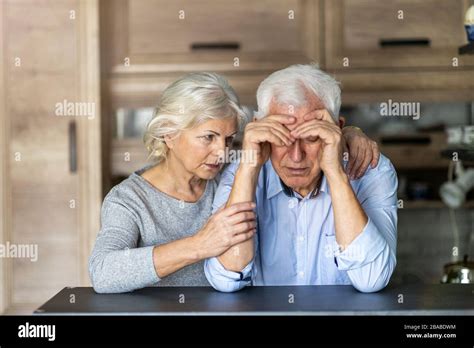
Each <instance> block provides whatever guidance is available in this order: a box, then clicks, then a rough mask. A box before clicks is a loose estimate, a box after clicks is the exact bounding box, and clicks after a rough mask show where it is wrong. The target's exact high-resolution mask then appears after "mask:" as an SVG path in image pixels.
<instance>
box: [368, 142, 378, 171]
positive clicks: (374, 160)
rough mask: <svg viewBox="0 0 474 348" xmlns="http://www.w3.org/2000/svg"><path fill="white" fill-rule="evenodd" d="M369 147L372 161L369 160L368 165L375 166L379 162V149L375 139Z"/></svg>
mask: <svg viewBox="0 0 474 348" xmlns="http://www.w3.org/2000/svg"><path fill="white" fill-rule="evenodd" d="M371 147H372V162H370V166H371V167H372V168H375V167H377V165H378V164H379V159H380V150H379V146H378V145H377V143H376V142H375V141H374V142H372V146H371Z"/></svg>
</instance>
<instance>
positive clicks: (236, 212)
mask: <svg viewBox="0 0 474 348" xmlns="http://www.w3.org/2000/svg"><path fill="white" fill-rule="evenodd" d="M254 208H255V203H254V202H244V203H236V204H232V205H230V206H228V207H225V208H221V209H220V210H219V211H217V212H216V213H214V214H213V215H212V216H211V217H210V218H209V220H208V221H207V223H206V225H205V226H204V227H203V228H202V229H201V230H200V231H199V232H198V233H197V234H196V235H195V236H194V238H195V240H196V241H197V243H198V245H199V249H200V253H201V254H202V258H203V259H204V258H209V257H215V256H219V255H221V254H223V253H224V252H226V251H227V250H228V249H229V248H231V247H232V246H234V245H236V244H239V243H242V242H244V241H246V240H248V239H250V238H252V237H253V236H254V234H255V232H256V231H257V222H256V216H255V212H254V211H253V209H254Z"/></svg>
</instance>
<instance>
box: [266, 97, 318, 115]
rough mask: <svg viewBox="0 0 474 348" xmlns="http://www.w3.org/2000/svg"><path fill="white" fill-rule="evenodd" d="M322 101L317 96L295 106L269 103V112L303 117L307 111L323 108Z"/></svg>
mask: <svg viewBox="0 0 474 348" xmlns="http://www.w3.org/2000/svg"><path fill="white" fill-rule="evenodd" d="M324 108H325V106H324V103H323V102H322V101H321V99H319V98H317V97H313V98H309V99H308V102H307V103H306V105H304V106H299V107H295V106H293V105H291V104H285V103H275V102H273V101H272V103H271V104H270V114H279V115H288V116H295V117H296V118H303V116H304V115H306V114H307V113H309V112H312V111H314V110H318V109H324Z"/></svg>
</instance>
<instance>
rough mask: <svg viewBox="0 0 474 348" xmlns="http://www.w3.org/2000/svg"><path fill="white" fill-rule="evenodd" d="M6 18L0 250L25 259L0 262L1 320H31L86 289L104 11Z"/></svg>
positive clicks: (86, 4) (47, 8)
mask: <svg viewBox="0 0 474 348" xmlns="http://www.w3.org/2000/svg"><path fill="white" fill-rule="evenodd" d="M0 8H1V15H2V18H3V23H2V32H1V37H2V39H1V40H2V46H3V48H4V50H2V55H1V58H2V61H3V62H4V64H3V65H2V67H1V70H2V73H1V74H0V76H1V77H2V79H1V81H0V85H1V91H2V94H1V95H0V98H1V105H2V108H3V110H2V112H1V114H2V126H1V127H2V128H4V129H3V132H4V134H3V135H4V137H2V144H1V146H2V151H3V152H4V153H5V157H4V156H3V155H2V161H3V160H4V159H5V166H4V167H3V170H2V175H1V178H2V181H3V185H2V188H3V190H2V202H3V203H4V204H3V205H2V212H1V213H2V224H3V225H2V227H3V228H2V229H1V230H0V232H2V233H1V234H0V243H1V244H2V246H3V251H5V250H10V251H11V250H13V249H12V248H16V250H20V249H21V248H23V250H24V251H25V252H24V253H22V254H18V253H17V254H16V256H15V254H12V253H8V254H7V257H5V258H0V262H1V264H0V265H1V268H2V274H3V275H4V277H3V278H2V281H1V282H0V290H1V291H0V293H1V295H2V299H3V305H2V307H3V308H0V310H2V311H3V310H6V311H7V312H8V313H18V311H19V310H25V311H27V312H31V311H32V310H33V309H35V307H37V306H38V305H40V304H41V303H42V302H44V301H46V300H47V299H48V298H50V297H51V296H53V295H55V294H56V293H57V292H58V291H59V290H60V289H61V288H63V287H64V286H78V285H87V284H89V281H88V275H87V257H88V254H89V252H90V248H91V245H92V243H93V241H94V239H95V235H96V234H97V232H98V230H99V212H100V204H101V200H102V192H101V169H100V168H101V156H100V112H99V110H100V98H99V79H98V76H99V74H98V71H99V70H98V69H99V50H98V47H99V46H98V35H97V26H98V21H97V20H98V5H97V1H94V0H92V1H79V0H66V1H61V2H58V1H54V0H46V1H42V3H41V6H38V4H37V2H36V1H34V0H24V1H2V2H1V3H0ZM32 13H34V15H32ZM60 105H63V106H64V105H66V109H63V108H61V107H60ZM77 106H80V107H79V108H78V107H77ZM82 106H86V108H84V109H83V108H81V107H82ZM69 107H72V108H70V109H67V108H69ZM84 111H87V113H83V112H84ZM4 126H5V127H4ZM9 246H10V248H9Z"/></svg>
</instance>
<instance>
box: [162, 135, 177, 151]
mask: <svg viewBox="0 0 474 348" xmlns="http://www.w3.org/2000/svg"><path fill="white" fill-rule="evenodd" d="M164 140H165V144H166V146H167V147H168V149H172V148H173V147H174V143H175V141H176V136H175V135H171V134H167V135H165V136H164Z"/></svg>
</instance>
